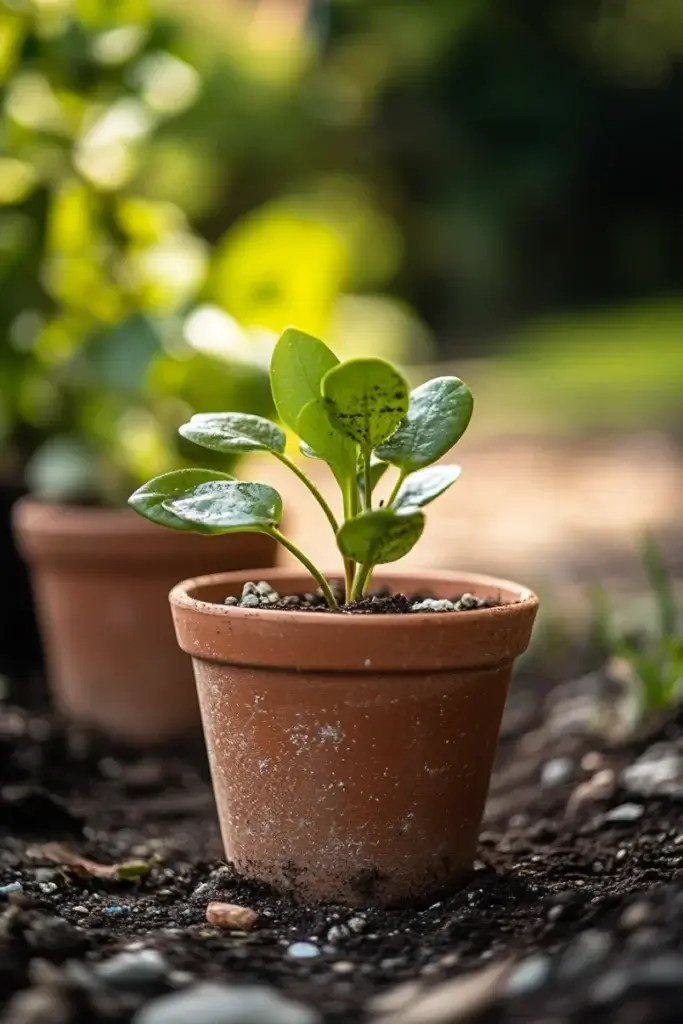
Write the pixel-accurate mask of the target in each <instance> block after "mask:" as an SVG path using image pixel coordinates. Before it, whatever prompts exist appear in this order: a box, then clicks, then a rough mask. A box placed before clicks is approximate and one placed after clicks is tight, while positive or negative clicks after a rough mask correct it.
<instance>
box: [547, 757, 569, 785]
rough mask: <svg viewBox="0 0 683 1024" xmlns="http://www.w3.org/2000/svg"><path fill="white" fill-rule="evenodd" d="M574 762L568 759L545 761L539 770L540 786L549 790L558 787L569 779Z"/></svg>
mask: <svg viewBox="0 0 683 1024" xmlns="http://www.w3.org/2000/svg"><path fill="white" fill-rule="evenodd" d="M573 770H574V762H573V761H572V759H571V758H570V757H555V758H553V759H552V761H546V763H545V764H544V765H543V768H542V769H541V785H542V786H545V787H546V788H549V787H551V786H559V785H561V784H562V783H563V782H567V780H568V779H570V778H571V775H572V772H573Z"/></svg>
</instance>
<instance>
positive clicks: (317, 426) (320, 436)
mask: <svg viewBox="0 0 683 1024" xmlns="http://www.w3.org/2000/svg"><path fill="white" fill-rule="evenodd" d="M295 429H296V432H297V434H298V435H299V437H300V438H301V440H302V441H303V442H304V444H306V445H307V446H308V450H309V451H310V452H312V453H313V454H312V455H309V458H317V459H323V460H324V461H325V462H326V463H327V464H328V465H329V467H330V468H331V470H332V472H333V473H334V475H335V476H336V478H337V480H338V481H339V483H340V485H341V483H342V481H344V480H348V478H349V477H350V476H353V475H354V474H355V472H356V446H355V444H354V443H353V442H352V441H351V440H349V438H348V437H345V436H344V435H343V434H340V433H339V431H338V430H336V429H335V427H334V426H333V425H332V423H331V422H330V418H329V416H328V415H327V412H326V411H325V407H324V406H323V404H322V403H321V402H320V401H319V400H316V401H314V402H309V403H308V405H307V406H305V408H304V409H302V411H301V415H300V416H299V419H298V421H297V425H296V428H295ZM304 454H308V452H305V453H304Z"/></svg>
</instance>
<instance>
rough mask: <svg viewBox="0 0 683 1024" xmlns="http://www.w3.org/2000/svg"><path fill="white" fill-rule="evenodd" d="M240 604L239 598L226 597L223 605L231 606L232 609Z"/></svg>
mask: <svg viewBox="0 0 683 1024" xmlns="http://www.w3.org/2000/svg"><path fill="white" fill-rule="evenodd" d="M239 603H240V602H239V598H237V597H232V596H231V597H226V599H225V601H224V602H223V604H227V605H230V607H233V606H234V605H236V604H239Z"/></svg>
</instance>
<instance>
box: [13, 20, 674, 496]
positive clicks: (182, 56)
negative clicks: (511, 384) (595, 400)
mask: <svg viewBox="0 0 683 1024" xmlns="http://www.w3.org/2000/svg"><path fill="white" fill-rule="evenodd" d="M682 10H683V9H682V8H681V5H680V3H679V2H678V0H649V2H648V3H647V4H644V3H643V2H642V0H622V2H620V3H619V4H614V3H612V2H610V0H580V2H576V0H509V3H506V4H505V5H500V4H495V3H493V2H492V0H457V2H455V0H420V3H413V4H411V3H404V4H398V3H397V4H374V3H369V2H366V0H289V2H285V0H194V2H193V3H192V4H187V3H186V2H184V0H155V2H153V0H0V298H1V301H0V468H3V469H4V471H7V469H8V467H10V468H11V466H12V465H13V464H14V465H15V466H21V465H22V464H23V462H24V461H25V459H26V456H27V455H28V454H30V453H31V452H32V451H34V450H35V449H36V448H37V447H39V446H42V445H43V443H44V441H45V440H46V439H49V440H50V442H51V443H50V445H49V446H48V447H47V448H45V447H42V448H41V451H42V454H41V455H40V457H39V458H38V461H37V462H35V463H34V465H33V468H34V471H35V473H37V476H38V477H39V478H40V479H42V480H43V481H45V480H46V479H47V478H48V477H49V478H50V479H51V480H52V481H55V480H56V481H57V482H58V481H59V479H61V478H64V479H66V478H67V476H68V477H69V479H71V480H72V484H71V492H72V494H77V493H79V491H80V493H81V496H91V497H93V498H100V499H101V498H102V497H103V496H106V497H107V498H108V499H109V500H115V501H117V500H120V498H121V496H122V495H123V494H125V493H126V492H127V491H128V490H129V489H130V487H131V486H133V485H135V483H137V482H138V481H139V480H141V479H144V478H147V477H148V476H149V475H150V474H151V473H153V472H160V471H161V470H163V469H165V468H171V466H174V465H177V464H179V462H182V457H183V453H182V452H178V451H177V450H176V449H175V447H174V445H175V441H174V440H173V438H174V435H175V427H176V426H177V424H178V422H180V421H181V420H182V419H184V418H186V416H187V415H188V413H190V412H192V411H195V410H196V409H197V408H199V405H198V404H197V403H200V402H201V397H200V396H201V395H203V394H208V395H209V398H208V400H207V401H208V404H211V405H213V407H215V408H247V409H253V410H255V411H260V412H264V413H267V412H268V411H269V410H268V402H269V397H268V394H267V390H266V388H265V375H264V369H263V368H264V366H265V365H266V364H267V362H268V357H269V351H270V346H271V344H272V336H273V334H277V333H279V331H280V330H282V329H283V328H284V327H285V326H287V325H288V324H290V323H295V324H296V325H297V326H298V327H300V328H301V329H304V330H307V331H310V332H311V333H313V334H316V335H318V336H320V335H322V336H324V337H325V338H326V339H327V340H328V341H329V342H330V343H331V345H332V346H333V347H334V348H335V350H337V351H339V352H340V353H342V354H343V355H345V356H349V355H353V354H366V353H367V352H368V351H370V350H372V351H373V352H374V353H375V354H377V355H380V356H387V357H389V358H391V359H393V360H395V361H399V362H401V361H407V360H413V361H419V362H423V361H425V360H426V359H428V358H429V357H430V355H431V353H432V349H431V344H430V337H431V335H430V331H429V330H427V328H426V327H425V326H424V323H425V322H427V323H428V324H429V326H430V328H431V329H432V330H433V331H434V333H435V335H436V336H437V337H438V339H439V345H440V354H441V355H447V356H452V355H456V354H457V355H458V356H459V357H460V356H462V355H480V354H482V353H487V352H489V351H490V350H491V349H492V348H495V347H499V346H500V345H502V344H503V342H501V340H500V339H505V338H508V337H509V338H511V339H512V340H511V344H512V346H513V348H512V352H514V351H516V348H515V346H517V345H518V341H517V338H518V335H517V334H516V333H515V331H514V330H513V331H511V328H515V327H516V325H517V324H518V323H526V322H527V321H529V320H530V319H533V318H535V317H538V316H539V315H544V316H545V315H546V314H548V313H549V312H550V313H552V314H553V315H554V314H556V313H557V312H558V311H560V312H562V314H563V315H564V314H566V313H567V312H571V311H573V310H575V309H576V308H582V307H583V308H586V307H588V308H593V307H595V306H596V305H601V304H606V303H611V304H619V303H623V302H625V301H627V300H628V301H629V302H631V301H633V300H637V301H638V300H643V299H645V298H649V297H650V296H653V295H657V296H661V295H667V294H672V293H675V292H676V291H678V290H679V289H680V288H681V285H682V284H683V281H682V280H681V275H682V272H681V267H683V251H682V250H681V246H682V245H683V243H682V241H681V240H682V239H683V208H682V207H681V204H680V195H679V192H680V178H681V173H682V172H683V166H682V163H683V75H682V74H681V71H680V58H681V56H682V55H683V15H682V14H681V11H682ZM626 310H627V311H626V313H625V314H624V317H625V322H626V323H627V328H628V324H631V321H630V320H629V317H630V313H629V312H628V310H629V307H626ZM415 311H416V312H415ZM571 322H572V321H571V318H570V319H569V320H566V319H563V320H562V321H561V322H560V323H559V325H554V324H552V323H551V322H549V321H548V320H541V321H539V326H538V329H537V330H535V329H534V328H532V329H531V332H530V336H534V338H536V337H539V338H540V341H536V340H532V341H531V342H530V346H531V350H533V351H535V352H538V353H539V359H538V363H537V365H538V367H539V373H540V374H541V375H542V376H543V380H546V378H548V379H550V378H552V367H551V368H550V369H548V370H547V371H546V369H545V367H543V365H542V363H543V359H545V360H546V361H549V362H552V364H553V366H554V365H555V363H554V360H555V356H557V358H558V359H559V360H560V362H561V361H562V359H563V358H564V360H565V368H566V371H567V373H569V374H570V376H572V375H574V376H575V375H576V373H578V372H580V371H579V370H577V367H579V364H581V366H583V367H588V369H587V370H586V372H588V373H589V376H590V373H591V372H592V371H590V365H591V359H592V356H593V355H594V354H595V353H596V352H597V351H598V349H599V348H600V346H601V345H602V341H601V340H600V339H599V338H598V334H596V335H595V339H596V340H595V341H593V340H591V341H590V343H589V344H588V342H587V344H588V350H589V353H590V355H588V354H587V350H585V348H584V349H581V344H582V343H581V341H579V349H581V351H580V353H579V355H578V357H577V358H572V356H571V353H570V349H569V347H567V348H566V352H567V353H570V354H569V355H566V356H563V355H562V351H564V350H563V349H562V347H561V346H560V345H559V343H558V344H557V345H555V344H548V346H547V351H546V338H547V337H550V336H555V337H556V338H557V337H558V336H562V337H565V336H566V339H568V340H567V346H570V345H571V344H573V342H572V340H571V337H570V335H572V331H571V330H570V331H568V332H566V331H565V330H564V327H563V324H564V323H571ZM631 326H632V328H633V329H632V330H628V333H629V339H630V340H629V345H630V347H631V348H632V349H633V351H634V352H635V349H636V348H637V346H638V345H640V344H641V338H642V340H643V342H645V340H646V339H645V337H644V335H645V333H647V332H648V331H649V326H648V324H647V323H645V322H643V321H637V318H636V320H633V322H632V324H631ZM578 331H579V333H580V334H581V335H582V337H584V338H585V339H587V338H588V334H587V333H586V332H585V331H584V330H583V328H582V327H579V328H578ZM598 333H599V332H598ZM608 333H609V331H608ZM522 334H523V335H525V336H526V332H522ZM656 334H657V336H658V337H662V338H664V336H665V335H666V338H667V340H666V343H664V342H663V343H662V347H663V348H666V346H667V345H670V344H671V342H670V340H668V339H670V338H671V331H670V329H669V327H668V326H667V324H666V323H664V324H663V328H662V330H658V331H656ZM613 340H614V339H613V338H612V336H611V334H610V336H609V337H608V338H607V341H606V346H607V348H610V346H611V347H614V346H613V345H612V342H613ZM525 344H526V343H525ZM525 344H524V345H522V347H521V348H520V351H521V352H524V351H526V348H525ZM674 346H675V340H674ZM643 351H644V350H643ZM541 356H542V358H541ZM508 358H509V360H510V361H514V359H515V358H517V357H516V356H514V355H513V354H511V355H510V356H509V357H508ZM533 359H534V360H535V356H534V357H533ZM627 363H628V365H629V366H631V368H632V369H633V367H636V365H637V366H642V363H643V360H642V359H638V358H636V356H635V355H633V357H632V358H631V357H629V360H628V361H625V362H623V363H622V364H620V365H622V366H623V367H626V365H627ZM519 365H521V363H520V364H519ZM534 365H536V363H534ZM592 365H593V366H594V372H593V376H594V377H595V376H596V375H598V376H599V375H600V373H601V372H602V371H601V370H600V369H599V367H600V366H601V365H602V364H601V363H600V361H599V360H598V361H595V362H594V363H593V364H592ZM652 365H653V360H652V359H650V361H649V366H650V367H651V366H652ZM675 365H676V366H678V365H679V362H677V363H676V364H675ZM646 369H647V368H646ZM624 372H626V370H625V369H624ZM629 372H630V371H629ZM633 372H634V373H638V372H640V371H636V370H633ZM648 372H649V371H648ZM564 377H565V373H564V370H560V371H558V372H557V373H555V376H554V378H553V379H558V380H559V381H560V382H561V381H562V380H564ZM630 379H631V378H629V380H630ZM677 379H679V378H677ZM209 385H210V386H209ZM613 390H614V394H615V395H617V392H619V388H617V387H615V388H614V389H613ZM559 391H560V392H562V387H561V384H560V387H559ZM60 460H61V461H60ZM86 492H89V493H86Z"/></svg>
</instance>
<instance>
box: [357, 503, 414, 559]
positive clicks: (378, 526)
mask: <svg viewBox="0 0 683 1024" xmlns="http://www.w3.org/2000/svg"><path fill="white" fill-rule="evenodd" d="M424 523H425V517H424V513H423V512H421V511H420V509H415V508H413V509H402V510H401V511H394V509H389V508H380V509H375V510H374V511H372V512H363V514H362V515H360V516H356V517H355V519H348V520H347V521H346V522H345V523H344V525H343V526H342V527H341V529H340V530H339V533H338V534H337V544H338V546H339V550H340V551H341V553H342V555H343V556H344V557H345V558H352V559H353V560H354V561H355V562H361V563H362V564H364V565H382V564H383V563H385V562H395V561H396V560H397V559H398V558H403V556H404V555H407V554H408V552H409V551H410V550H411V548H413V547H414V546H415V544H416V543H417V541H418V540H419V539H420V537H421V535H422V531H423V529H424Z"/></svg>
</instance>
